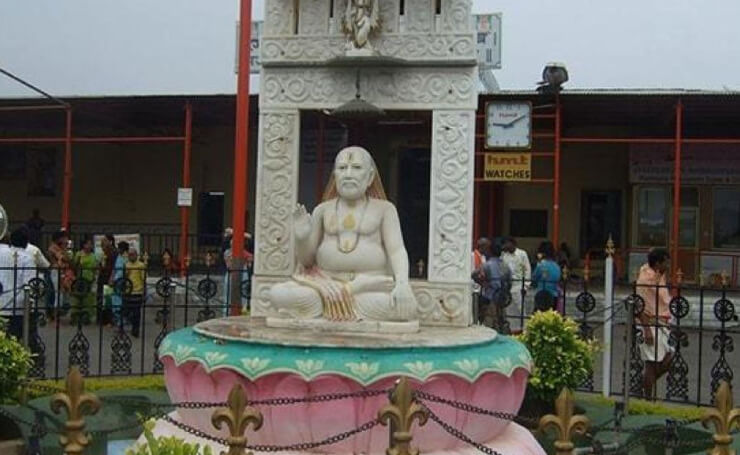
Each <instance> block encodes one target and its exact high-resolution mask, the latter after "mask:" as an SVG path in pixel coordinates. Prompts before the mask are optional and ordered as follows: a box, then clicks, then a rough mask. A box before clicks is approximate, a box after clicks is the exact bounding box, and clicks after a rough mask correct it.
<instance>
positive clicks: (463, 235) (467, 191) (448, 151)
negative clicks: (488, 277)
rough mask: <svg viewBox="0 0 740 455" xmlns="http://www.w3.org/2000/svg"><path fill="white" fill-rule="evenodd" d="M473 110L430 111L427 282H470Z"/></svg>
mask: <svg viewBox="0 0 740 455" xmlns="http://www.w3.org/2000/svg"><path fill="white" fill-rule="evenodd" d="M474 116H475V112H474V111H449V112H439V111H435V112H434V120H433V138H432V149H433V150H432V202H431V216H430V219H431V225H432V233H431V238H430V242H431V245H430V268H429V279H430V280H431V281H447V282H463V281H469V280H470V260H469V258H468V255H469V252H470V247H471V245H470V242H471V240H470V238H471V235H472V234H471V229H472V202H473V201H472V189H473V188H472V186H473V168H472V166H473V159H472V155H471V154H472V151H473V150H474V147H473V141H474V137H473V134H474V131H475V129H474V122H475V118H474Z"/></svg>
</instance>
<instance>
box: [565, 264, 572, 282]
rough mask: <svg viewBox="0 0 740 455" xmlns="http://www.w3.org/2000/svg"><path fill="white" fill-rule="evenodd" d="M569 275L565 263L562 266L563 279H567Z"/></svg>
mask: <svg viewBox="0 0 740 455" xmlns="http://www.w3.org/2000/svg"><path fill="white" fill-rule="evenodd" d="M569 276H570V269H569V268H568V266H567V265H564V266H563V281H568V277H569Z"/></svg>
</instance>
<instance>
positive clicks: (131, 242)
mask: <svg viewBox="0 0 740 455" xmlns="http://www.w3.org/2000/svg"><path fill="white" fill-rule="evenodd" d="M103 237H105V236H104V235H95V236H93V242H94V244H95V255H96V256H97V257H102V256H103V249H102V248H100V241H101V240H103ZM113 237H114V239H115V241H116V244H115V245H114V246H115V247H116V248H118V242H128V246H129V249H135V250H136V251H138V253H139V257H141V255H142V254H143V252H142V251H141V235H139V234H113Z"/></svg>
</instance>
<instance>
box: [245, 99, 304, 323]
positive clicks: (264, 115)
mask: <svg viewBox="0 0 740 455" xmlns="http://www.w3.org/2000/svg"><path fill="white" fill-rule="evenodd" d="M259 123H260V130H259V131H260V137H259V151H258V161H257V162H258V163H260V164H259V166H258V168H257V185H256V190H257V195H256V218H255V220H256V224H255V236H254V243H255V257H254V273H255V277H254V284H253V298H254V299H257V300H260V296H261V293H260V289H261V288H262V287H264V286H263V285H264V283H267V282H272V281H274V279H276V278H277V279H281V280H284V279H285V278H286V277H288V276H290V275H291V274H292V273H293V269H294V268H295V255H294V250H293V239H292V236H293V220H292V213H293V208H294V207H295V204H296V202H297V198H298V165H299V161H298V146H299V138H300V115H299V112H298V110H297V109H296V110H267V111H265V110H263V111H262V112H260V118H259ZM255 303H257V304H256V305H253V306H252V308H253V312H254V313H256V314H259V313H260V309H262V310H267V308H266V307H265V305H266V304H267V302H266V301H264V302H259V303H258V302H255Z"/></svg>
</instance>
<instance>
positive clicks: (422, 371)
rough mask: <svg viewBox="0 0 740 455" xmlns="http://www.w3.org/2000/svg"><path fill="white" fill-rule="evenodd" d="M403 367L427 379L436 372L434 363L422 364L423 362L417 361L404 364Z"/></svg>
mask: <svg viewBox="0 0 740 455" xmlns="http://www.w3.org/2000/svg"><path fill="white" fill-rule="evenodd" d="M403 366H405V367H406V368H408V370H409V371H410V372H412V373H413V374H415V375H416V376H417V377H422V378H425V377H426V376H427V375H429V373H431V372H432V371H433V370H434V363H432V362H422V361H421V360H417V361H416V362H408V363H404V364H403Z"/></svg>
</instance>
